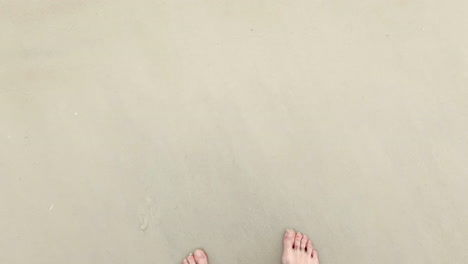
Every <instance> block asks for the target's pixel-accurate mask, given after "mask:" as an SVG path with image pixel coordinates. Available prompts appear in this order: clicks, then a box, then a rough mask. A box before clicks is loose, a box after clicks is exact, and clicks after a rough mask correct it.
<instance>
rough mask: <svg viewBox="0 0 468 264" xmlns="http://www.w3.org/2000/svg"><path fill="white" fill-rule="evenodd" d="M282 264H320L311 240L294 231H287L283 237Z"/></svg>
mask: <svg viewBox="0 0 468 264" xmlns="http://www.w3.org/2000/svg"><path fill="white" fill-rule="evenodd" d="M281 261H282V264H319V259H318V253H317V250H315V249H314V246H313V245H312V241H310V240H309V238H308V237H307V236H306V235H304V234H301V233H300V232H296V231H294V230H293V229H286V232H285V233H284V237H283V256H282V258H281Z"/></svg>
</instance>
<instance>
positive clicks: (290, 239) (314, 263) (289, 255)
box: [183, 229, 319, 264]
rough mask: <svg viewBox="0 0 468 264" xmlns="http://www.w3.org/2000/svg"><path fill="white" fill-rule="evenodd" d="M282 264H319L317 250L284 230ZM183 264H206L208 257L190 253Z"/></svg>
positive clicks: (300, 235) (290, 230) (307, 241)
mask: <svg viewBox="0 0 468 264" xmlns="http://www.w3.org/2000/svg"><path fill="white" fill-rule="evenodd" d="M281 262H282V264H319V259H318V254H317V250H315V249H314V246H313V245H312V241H310V240H309V238H308V237H307V236H306V235H303V234H301V233H300V232H297V233H296V231H294V230H292V229H286V232H285V233H284V237H283V256H282V258H281ZM183 264H208V255H207V254H206V253H205V251H203V250H201V249H197V250H195V251H194V252H193V253H190V255H189V256H188V257H186V258H185V259H184V261H183Z"/></svg>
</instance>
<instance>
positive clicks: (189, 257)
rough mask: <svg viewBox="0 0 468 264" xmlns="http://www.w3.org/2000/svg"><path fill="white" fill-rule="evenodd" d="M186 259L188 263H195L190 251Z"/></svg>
mask: <svg viewBox="0 0 468 264" xmlns="http://www.w3.org/2000/svg"><path fill="white" fill-rule="evenodd" d="M187 261H188V263H189V264H196V262H195V258H194V257H193V254H192V253H190V255H189V256H188V257H187Z"/></svg>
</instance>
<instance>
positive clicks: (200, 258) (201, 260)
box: [193, 249, 208, 264]
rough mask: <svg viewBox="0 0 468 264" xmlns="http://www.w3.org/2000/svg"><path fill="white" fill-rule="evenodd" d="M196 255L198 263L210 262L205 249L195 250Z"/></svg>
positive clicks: (205, 263) (206, 263)
mask: <svg viewBox="0 0 468 264" xmlns="http://www.w3.org/2000/svg"><path fill="white" fill-rule="evenodd" d="M193 253H194V254H193V255H194V256H195V260H196V261H197V264H208V256H207V255H206V253H205V251H203V250H201V249H197V250H195V252H193Z"/></svg>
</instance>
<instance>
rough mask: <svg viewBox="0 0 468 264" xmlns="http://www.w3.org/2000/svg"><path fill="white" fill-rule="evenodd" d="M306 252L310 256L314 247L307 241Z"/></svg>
mask: <svg viewBox="0 0 468 264" xmlns="http://www.w3.org/2000/svg"><path fill="white" fill-rule="evenodd" d="M306 251H307V252H308V253H310V255H311V256H312V252H313V251H314V246H313V245H312V241H310V240H309V241H307V247H306Z"/></svg>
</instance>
